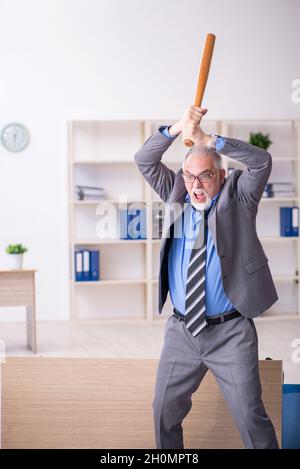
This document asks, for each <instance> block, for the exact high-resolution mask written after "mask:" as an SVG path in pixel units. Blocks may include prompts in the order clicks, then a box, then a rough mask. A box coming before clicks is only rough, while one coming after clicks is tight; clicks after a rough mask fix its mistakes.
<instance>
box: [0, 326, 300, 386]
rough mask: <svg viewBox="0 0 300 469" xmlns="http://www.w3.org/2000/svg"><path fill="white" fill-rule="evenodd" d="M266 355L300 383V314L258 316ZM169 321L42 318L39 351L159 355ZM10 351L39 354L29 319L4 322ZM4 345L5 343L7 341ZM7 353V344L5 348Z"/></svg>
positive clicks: (1, 329)
mask: <svg viewBox="0 0 300 469" xmlns="http://www.w3.org/2000/svg"><path fill="white" fill-rule="evenodd" d="M255 324H256V328H257V331H258V336H259V356H260V359H265V358H266V357H271V358H273V359H277V360H282V361H283V371H284V382H285V383H294V384H300V365H299V364H297V363H293V361H292V353H293V351H295V348H293V347H292V343H293V341H295V339H300V320H299V319H288V320H277V319H268V318H263V319H257V320H255ZM163 334H164V322H162V321H161V320H159V321H156V322H154V323H145V322H143V323H137V322H134V321H133V322H132V323H128V322H124V323H118V324H117V323H113V322H112V323H110V324H109V323H108V324H100V323H99V322H98V323H93V322H76V323H75V322H71V321H66V322H38V325H37V339H38V355H39V356H42V357H102V358H105V357H107V358H159V356H160V352H161V348H162V344H163ZM0 340H1V341H2V342H1V343H2V346H5V349H6V355H7V356H21V357H22V356H34V354H33V353H32V352H31V351H30V350H29V349H27V347H26V332H25V324H23V323H0ZM1 348H2V347H1ZM0 353H1V350H0Z"/></svg>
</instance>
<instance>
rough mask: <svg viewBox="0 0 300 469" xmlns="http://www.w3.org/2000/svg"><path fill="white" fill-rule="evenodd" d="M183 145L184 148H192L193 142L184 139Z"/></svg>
mask: <svg viewBox="0 0 300 469" xmlns="http://www.w3.org/2000/svg"><path fill="white" fill-rule="evenodd" d="M184 144H185V146H186V147H188V148H191V147H193V146H194V142H193V140H190V139H189V138H186V139H185V141H184Z"/></svg>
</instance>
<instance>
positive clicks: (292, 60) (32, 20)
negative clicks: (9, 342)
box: [0, 0, 300, 320]
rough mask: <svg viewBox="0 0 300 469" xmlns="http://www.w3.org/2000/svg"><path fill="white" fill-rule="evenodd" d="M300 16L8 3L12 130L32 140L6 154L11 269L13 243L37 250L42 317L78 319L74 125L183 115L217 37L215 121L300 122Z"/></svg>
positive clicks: (275, 8) (203, 7)
mask: <svg viewBox="0 0 300 469" xmlns="http://www.w3.org/2000/svg"><path fill="white" fill-rule="evenodd" d="M299 18H300V2H299V1H298V0H285V1H281V0H252V1H251V2H247V1H240V0H239V1H238V0H210V1H209V2H207V1H204V0H169V1H166V0H165V1H164V2H162V1H160V0H42V1H41V0H0V44H1V54H0V58H1V67H0V84H1V86H0V88H1V90H0V100H1V102H0V106H1V107H0V109H1V111H0V127H1V128H2V127H3V126H4V125H5V124H6V123H8V122H10V121H20V122H23V123H24V124H25V125H26V126H28V128H29V130H30V133H31V143H30V146H29V147H28V149H27V150H26V151H24V152H23V153H21V154H18V155H13V154H10V153H8V152H6V151H5V150H4V149H3V147H1V146H0V197H1V203H0V223H1V229H0V268H5V266H7V259H6V256H5V254H4V253H3V251H4V248H5V246H6V244H8V243H9V242H13V241H15V242H17V241H19V242H22V243H24V244H25V245H27V246H28V247H29V249H30V251H29V253H28V254H27V255H26V260H25V266H35V267H36V268H38V274H37V306H38V318H39V319H42V320H43V319H67V318H68V303H69V298H68V209H67V195H68V192H67V164H66V121H67V120H69V119H76V118H99V119H102V118H120V119H126V118H145V119H146V118H149V119H150V118H151V119H154V118H166V121H167V119H168V117H177V116H180V115H181V114H182V113H183V111H184V109H185V108H186V107H187V106H188V105H189V104H192V103H193V100H194V93H195V84H196V79H197V75H198V67H199V61H200V57H201V47H202V45H203V43H204V38H205V34H206V33H207V32H213V33H215V34H216V36H217V40H216V46H215V54H214V57H213V65H212V69H211V75H210V79H209V83H208V88H207V91H206V96H205V101H204V103H203V104H204V105H205V106H207V107H208V109H209V113H208V116H207V117H208V118H211V119H215V118H239V117H243V118H245V117H247V118H269V117H272V118H295V117H298V116H299V115H300V104H298V105H297V104H293V103H292V101H291V92H292V88H291V83H292V81H293V80H294V79H295V78H299V76H300V68H299V44H300V25H299ZM22 314H23V313H21V312H20V310H16V311H13V312H12V313H11V314H10V315H9V317H10V318H11V319H17V318H20V317H21V316H22ZM2 316H3V317H4V316H5V317H7V314H5V315H2Z"/></svg>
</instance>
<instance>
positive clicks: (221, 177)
mask: <svg viewBox="0 0 300 469" xmlns="http://www.w3.org/2000/svg"><path fill="white" fill-rule="evenodd" d="M225 176H226V170H225V169H224V168H222V169H220V182H221V184H223V182H224V180H225Z"/></svg>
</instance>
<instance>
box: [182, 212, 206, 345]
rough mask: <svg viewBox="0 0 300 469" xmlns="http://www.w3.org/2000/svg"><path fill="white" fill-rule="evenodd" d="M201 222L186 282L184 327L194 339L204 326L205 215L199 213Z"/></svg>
mask: <svg viewBox="0 0 300 469" xmlns="http://www.w3.org/2000/svg"><path fill="white" fill-rule="evenodd" d="M201 214H202V222H201V224H200V229H199V233H198V235H197V238H196V240H195V243H194V245H193V248H192V251H191V256H190V261H189V267H188V272H187V281H186V295H185V325H186V328H187V329H188V330H189V331H190V332H191V333H192V334H193V336H194V337H196V336H197V335H198V334H200V332H201V331H202V329H203V328H204V327H205V326H206V324H207V322H206V315H205V267H206V241H207V226H206V225H207V220H206V217H207V214H206V213H205V210H202V211H201Z"/></svg>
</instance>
